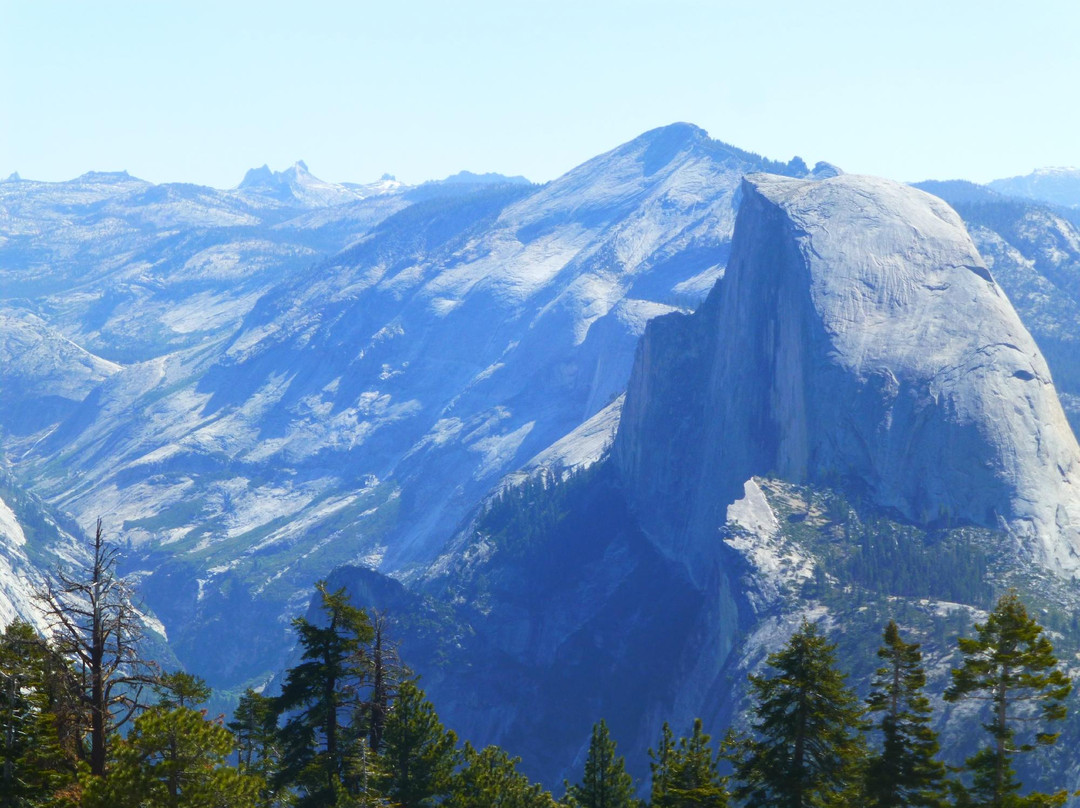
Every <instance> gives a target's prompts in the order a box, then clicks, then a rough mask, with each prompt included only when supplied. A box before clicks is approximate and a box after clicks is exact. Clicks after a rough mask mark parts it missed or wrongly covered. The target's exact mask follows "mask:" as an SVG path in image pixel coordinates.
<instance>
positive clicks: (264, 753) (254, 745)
mask: <svg viewBox="0 0 1080 808" xmlns="http://www.w3.org/2000/svg"><path fill="white" fill-rule="evenodd" d="M226 726H227V727H228V729H229V730H230V731H231V732H232V733H233V737H234V738H235V746H236V768H237V769H238V770H239V771H240V772H241V773H242V774H253V775H256V776H258V777H261V778H262V779H263V782H264V783H265V785H264V787H263V790H262V793H261V794H260V796H259V801H258V805H260V806H269V805H273V804H274V801H275V799H274V798H275V794H276V791H275V790H274V789H273V788H271V787H270V783H271V781H272V779H273V778H274V776H275V774H276V772H277V767H278V763H279V761H280V759H281V753H280V749H279V738H278V728H277V712H276V709H275V704H274V700H273V699H272V698H270V697H269V696H264V695H262V694H261V693H256V692H255V691H254V690H252V689H251V688H248V689H247V690H246V691H244V695H242V696H241V697H240V701H239V703H238V704H237V705H236V710H234V711H233V720H232V721H230V722H229V723H228V724H226Z"/></svg>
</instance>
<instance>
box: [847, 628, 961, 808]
mask: <svg viewBox="0 0 1080 808" xmlns="http://www.w3.org/2000/svg"><path fill="white" fill-rule="evenodd" d="M878 657H880V658H881V660H882V661H883V662H884V663H885V664H884V665H883V666H882V667H881V668H878V670H877V674H876V676H875V678H874V682H873V685H872V689H871V692H870V696H869V698H868V699H867V706H868V709H869V710H870V712H872V713H876V714H880V716H881V719H880V722H879V723H878V728H879V729H880V731H881V738H882V741H881V751H880V752H879V753H878V754H876V755H873V756H871V758H870V760H869V762H868V764H867V768H866V786H865V791H866V801H867V805H868V806H872V808H902V806H909V805H911V806H924V807H925V808H939V807H940V806H943V805H944V804H945V799H944V787H945V765H944V764H943V763H942V762H941V761H939V760H938V759H937V753H938V749H939V744H938V740H937V733H935V732H934V730H933V729H932V728H931V726H930V718H931V713H932V710H931V707H930V701H929V699H927V698H926V696H925V695H924V694H923V688H924V687H925V686H926V672H925V671H924V670H923V667H922V653H921V652H920V651H919V645H918V643H906V642H904V641H903V639H901V637H900V629H899V628H898V627H897V625H896V623H895V621H893V620H890V621H889V623H888V625H887V626H886V627H885V632H884V644H883V645H882V647H881V648H880V649H878Z"/></svg>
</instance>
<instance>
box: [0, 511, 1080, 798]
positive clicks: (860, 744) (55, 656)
mask: <svg viewBox="0 0 1080 808" xmlns="http://www.w3.org/2000/svg"><path fill="white" fill-rule="evenodd" d="M91 549H92V553H91V560H90V562H89V563H88V565H87V566H86V567H85V568H84V569H80V570H75V571H66V572H58V574H57V576H56V578H55V579H54V580H52V581H51V582H50V583H49V584H48V585H47V586H46V587H44V588H43V589H42V590H41V591H40V592H39V596H38V601H39V604H40V607H41V610H42V614H43V615H44V626H45V628H46V632H45V634H46V636H42V635H41V634H39V633H38V632H37V631H36V630H35V628H34V627H32V626H31V625H30V624H28V623H24V622H14V623H12V624H11V625H8V626H7V627H6V628H5V629H4V632H3V634H2V636H0V688H2V692H0V725H2V727H0V728H2V743H3V777H2V782H0V804H2V805H3V806H11V808H31V807H33V808H45V807H46V806H48V807H50V808H75V807H76V806H86V808H156V807H157V806H163V807H164V806H168V807H169V808H179V807H180V806H192V808H196V807H198V808H240V807H243V808H248V807H249V806H250V808H272V807H273V806H298V807H299V808H322V806H334V807H335V808H336V807H337V806H350V807H351V806H357V807H359V806H401V808H420V807H421V806H435V805H441V806H449V808H487V807H488V806H501V807H502V808H534V807H536V808H540V807H541V806H543V807H545V808H552V807H553V806H557V805H565V806H580V808H645V806H649V808H691V806H729V805H730V806H746V807H747V808H756V807H758V806H760V807H762V808H764V806H784V808H804V807H805V808H810V806H836V807H837V808H846V807H847V806H851V808H854V806H879V807H880V808H885V807H886V806H909V805H910V806H927V807H928V808H935V807H938V806H940V807H942V808H943V807H944V806H958V808H959V807H963V808H967V807H968V806H994V808H1021V807H1023V808H1037V807H1038V808H1043V807H1046V808H1048V807H1049V806H1058V805H1063V804H1064V803H1065V802H1066V800H1067V798H1068V795H1067V793H1066V792H1065V791H1064V790H1062V791H1059V792H1057V793H1053V794H1045V793H1039V792H1029V791H1027V790H1026V789H1025V788H1024V785H1023V784H1022V783H1021V782H1019V781H1018V779H1017V776H1016V772H1015V768H1014V764H1015V761H1016V760H1017V758H1018V757H1020V756H1027V755H1032V754H1037V753H1038V750H1039V748H1040V747H1047V746H1050V745H1053V744H1054V743H1055V742H1056V741H1057V738H1058V735H1057V733H1056V732H1055V731H1054V728H1055V726H1057V725H1058V723H1059V722H1061V721H1062V720H1063V719H1064V718H1065V700H1066V698H1067V697H1068V696H1069V694H1070V692H1071V688H1072V684H1071V682H1070V680H1069V679H1068V678H1067V676H1066V675H1065V674H1064V673H1063V671H1062V669H1061V667H1060V666H1059V663H1058V660H1057V659H1056V657H1055V654H1054V650H1053V648H1052V646H1051V643H1050V641H1049V640H1048V639H1047V637H1046V634H1045V632H1044V631H1043V628H1042V627H1041V626H1040V625H1039V624H1038V622H1037V621H1036V620H1035V619H1034V618H1033V617H1032V616H1030V615H1029V614H1028V611H1027V609H1026V607H1025V605H1024V604H1023V602H1022V601H1021V599H1020V597H1019V596H1018V595H1017V594H1016V593H1015V592H1009V593H1007V594H1006V595H1004V596H1003V597H1001V598H1000V599H999V600H998V602H997V605H996V607H995V608H994V610H993V611H992V612H990V613H989V615H988V617H987V619H986V620H985V621H984V622H982V623H978V624H976V625H975V632H974V636H972V637H963V638H960V639H959V640H958V644H959V648H958V650H959V659H960V660H961V661H960V664H959V666H958V667H956V668H954V669H953V670H952V675H951V684H950V686H949V687H948V689H947V690H946V692H945V694H944V699H945V701H946V702H955V703H969V704H971V705H976V706H980V705H981V707H982V709H981V710H969V711H968V712H967V715H969V716H970V722H971V726H970V732H971V734H972V736H973V737H974V736H978V737H980V738H981V739H982V741H981V743H980V744H978V748H977V751H975V752H974V754H972V755H971V756H970V757H969V758H968V759H967V761H966V762H965V764H964V765H963V766H961V767H956V768H949V767H946V766H945V765H944V763H942V761H941V760H940V759H939V757H938V752H939V743H938V739H937V736H936V733H935V731H934V729H933V724H934V721H933V718H934V715H933V713H934V711H933V708H932V706H931V702H930V700H929V698H928V697H927V695H926V694H925V693H924V687H925V684H926V674H925V671H924V669H923V664H922V655H921V652H920V648H919V645H918V644H917V643H913V642H909V641H908V640H906V639H905V636H904V633H903V631H902V629H901V627H900V626H898V625H897V624H896V623H895V622H893V621H890V622H889V623H888V624H887V625H886V626H884V628H883V633H882V640H881V644H880V648H879V649H878V651H877V657H878V666H879V667H878V668H877V670H876V673H875V674H874V676H873V680H872V682H870V683H869V689H868V691H867V692H868V694H869V695H868V696H867V697H866V698H865V699H859V698H858V697H857V696H856V694H855V689H854V688H853V687H852V686H851V685H850V684H849V683H848V679H847V676H846V675H845V674H844V673H843V672H842V671H841V668H840V666H839V662H838V660H837V655H836V646H835V645H833V644H832V643H831V642H830V641H829V639H828V637H827V636H826V635H825V634H824V633H823V631H822V629H821V628H820V627H819V626H817V625H816V624H814V623H811V622H806V621H804V622H803V624H802V625H801V627H799V628H798V629H797V630H796V631H795V632H794V633H793V634H792V636H791V637H790V638H789V640H788V641H787V643H786V645H784V647H783V648H781V649H780V650H778V651H776V652H775V653H773V654H772V655H770V656H769V657H768V658H767V660H766V664H765V666H764V667H763V669H762V670H761V672H760V673H758V674H755V675H752V676H751V677H750V682H749V687H750V693H751V696H752V703H751V706H750V715H749V719H750V720H749V724H748V729H747V730H745V731H742V732H736V731H734V730H729V731H728V732H726V733H725V734H724V735H723V736H722V737H717V738H715V739H714V737H713V736H710V735H709V734H708V733H706V731H705V728H704V726H703V723H702V721H701V720H700V719H699V720H697V721H695V722H694V723H693V725H692V726H690V727H686V728H680V729H682V730H684V731H685V732H686V734H685V735H682V736H681V737H677V735H676V732H675V731H674V730H673V729H672V728H671V727H670V726H668V725H667V724H664V725H663V726H662V727H660V728H658V735H657V742H656V745H655V747H654V748H653V749H650V750H649V757H650V759H651V761H652V763H651V776H650V778H649V782H648V783H647V784H643V783H639V782H635V781H634V779H633V778H632V777H631V775H630V774H628V773H627V771H626V767H625V765H624V762H623V758H622V757H621V756H619V755H618V753H617V745H616V741H615V739H613V738H612V737H611V734H610V732H609V730H608V727H607V724H606V723H605V721H604V720H603V719H602V718H601V717H597V718H598V721H597V723H596V724H595V725H594V727H593V729H592V735H591V738H589V739H588V754H587V758H586V760H585V764H584V771H583V772H582V774H581V776H580V779H579V780H578V781H577V782H573V783H571V782H567V783H565V784H564V786H563V788H562V793H561V794H559V795H553V794H552V793H551V792H549V791H547V790H545V789H544V788H543V787H542V786H540V785H538V784H536V783H532V782H530V781H529V779H528V778H527V777H526V776H525V775H523V774H522V773H520V772H519V771H518V769H517V764H518V763H519V761H518V760H517V759H516V758H514V757H512V756H511V754H510V753H508V752H507V751H504V750H502V749H500V748H498V747H494V746H489V747H486V748H483V749H477V748H475V747H474V746H472V745H471V744H470V743H468V742H464V743H459V739H458V738H457V736H456V735H455V733H454V732H453V731H452V730H449V729H447V728H445V727H444V726H443V725H442V723H441V722H440V720H439V717H438V715H437V713H436V710H435V708H434V706H433V705H432V704H431V703H430V701H428V699H427V698H426V697H425V694H424V692H423V691H422V690H421V688H420V686H419V682H418V680H417V679H416V677H415V676H413V675H412V673H411V672H410V671H409V669H408V668H407V667H406V666H405V665H404V664H403V663H402V662H401V660H400V658H399V656H398V653H397V648H396V644H395V641H394V638H393V636H392V621H391V620H390V619H389V618H388V616H387V615H385V614H380V613H368V612H367V611H365V610H362V609H359V608H357V607H355V606H354V605H352V603H351V602H350V598H349V595H348V593H347V592H346V591H345V590H344V589H339V590H336V591H330V589H329V588H328V587H327V586H326V584H325V583H319V584H317V585H316V590H317V594H318V604H319V609H318V611H317V612H316V613H313V615H312V617H311V619H309V618H305V617H298V618H296V619H295V620H294V621H293V626H294V629H295V632H296V636H297V640H298V645H299V649H300V651H301V656H300V659H299V662H298V663H297V664H296V665H295V666H294V667H292V668H290V669H289V670H288V671H287V672H286V673H285V675H284V677H283V679H282V681H281V683H280V686H278V687H277V688H276V692H274V693H273V694H271V693H269V692H262V693H260V692H256V691H254V690H248V691H247V692H246V693H245V694H244V695H243V696H242V697H241V698H240V700H239V704H238V705H237V707H236V709H235V711H234V712H233V715H232V716H231V718H228V719H227V718H226V717H225V716H216V717H215V716H212V715H209V714H208V711H207V710H206V709H205V707H203V705H204V704H205V703H206V702H207V700H208V699H209V698H210V695H211V694H210V690H209V688H208V687H207V686H206V684H205V683H204V682H203V681H202V680H201V679H200V678H199V677H198V676H196V675H193V674H191V673H188V672H183V671H176V672H165V671H162V670H160V669H159V668H158V666H157V665H156V664H155V663H154V662H153V661H152V660H149V659H146V658H145V657H144V656H143V655H142V653H141V651H142V647H143V644H142V642H141V640H142V631H141V619H140V615H139V613H138V610H137V609H136V608H135V606H134V605H133V596H134V591H133V587H132V586H131V585H130V584H129V582H128V581H127V580H125V579H124V578H122V577H119V576H118V574H117V571H116V566H117V551H116V549H115V548H113V547H111V546H110V545H109V544H108V543H107V542H106V541H105V540H104V537H103V535H102V530H101V525H100V524H99V525H98V530H97V532H96V534H95V537H94V540H93V544H92V547H91ZM582 740H583V742H584V741H585V739H582ZM646 795H647V796H646Z"/></svg>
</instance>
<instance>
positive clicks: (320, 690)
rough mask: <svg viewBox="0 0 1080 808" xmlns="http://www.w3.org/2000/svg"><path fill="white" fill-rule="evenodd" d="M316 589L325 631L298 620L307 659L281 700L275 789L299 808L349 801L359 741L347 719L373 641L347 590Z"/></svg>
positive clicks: (289, 677) (364, 617)
mask: <svg viewBox="0 0 1080 808" xmlns="http://www.w3.org/2000/svg"><path fill="white" fill-rule="evenodd" d="M316 588H317V589H318V591H319V595H320V609H321V610H322V612H323V616H324V620H323V624H322V625H317V624H315V623H313V622H311V621H308V620H306V619H304V618H302V617H298V618H297V619H295V620H294V621H293V626H294V627H295V628H296V631H297V633H298V634H299V636H300V645H301V646H302V647H303V649H304V652H303V655H302V659H301V662H300V664H299V665H297V666H296V667H294V668H291V669H290V670H289V671H288V674H287V676H286V679H285V684H284V686H283V687H282V690H281V695H280V696H279V697H278V699H277V712H278V714H279V715H284V717H285V720H284V725H283V726H282V729H281V742H282V762H281V766H280V768H279V769H278V772H277V775H276V777H275V782H274V785H275V786H276V787H282V786H288V787H292V788H296V789H297V790H298V792H299V796H298V799H297V805H298V806H301V807H302V808H308V807H309V806H311V807H313V808H320V807H321V806H332V805H337V804H339V800H340V801H341V802H344V801H345V799H344V798H345V797H346V796H347V795H348V794H349V789H350V785H351V784H352V781H351V778H352V771H353V767H352V766H351V761H352V760H353V758H354V753H355V750H354V749H353V748H352V747H354V746H355V745H356V744H357V743H358V742H359V740H360V739H359V738H358V737H357V733H356V732H355V731H353V732H349V731H348V729H347V727H348V720H347V719H348V717H349V716H351V715H354V714H355V712H356V707H357V703H358V699H359V694H358V689H359V687H360V685H361V683H362V680H363V676H364V665H363V661H362V649H363V646H364V644H365V643H367V642H370V640H371V636H372V631H371V623H370V622H369V621H368V618H367V615H366V614H365V613H364V611H363V610H362V609H358V608H356V607H355V606H352V605H351V604H350V603H349V599H348V595H347V594H346V593H345V590H344V589H339V590H337V591H336V592H328V591H327V589H326V583H325V582H323V581H320V582H319V583H318V584H317V585H316Z"/></svg>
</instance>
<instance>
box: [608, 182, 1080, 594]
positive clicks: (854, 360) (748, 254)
mask: <svg viewBox="0 0 1080 808" xmlns="http://www.w3.org/2000/svg"><path fill="white" fill-rule="evenodd" d="M742 194H743V203H742V207H741V209H740V211H739V214H738V219H737V222H736V229H735V238H734V241H733V244H732V255H731V259H730V261H729V263H728V268H727V271H726V275H725V278H724V281H723V283H721V284H718V285H717V287H716V288H715V289H714V290H713V292H712V293H711V294H710V296H709V298H708V299H707V301H706V302H705V303H704V304H703V305H702V307H701V308H700V309H699V311H698V312H696V313H695V314H694V315H692V316H682V315H673V316H669V317H665V318H660V319H659V320H657V321H654V322H653V323H651V324H650V326H649V328H648V329H647V331H646V334H645V337H644V339H643V341H642V343H641V345H640V346H639V349H638V353H637V357H636V360H635V367H634V371H633V375H632V378H631V382H630V387H629V391H628V394H627V399H626V405H625V408H624V411H623V415H622V421H621V425H620V429H619V433H618V436H617V438H616V442H615V447H614V454H615V458H616V462H617V463H618V466H619V468H620V473H621V475H622V477H623V478H624V480H625V482H626V484H627V486H628V489H629V490H630V492H631V498H632V500H633V502H634V504H635V507H636V510H637V512H638V513H639V514H640V515H641V518H642V520H643V522H644V523H645V525H646V529H647V532H648V533H649V534H650V535H651V536H652V538H653V540H654V541H656V542H657V544H658V545H659V546H660V547H661V548H662V549H664V550H665V551H666V552H667V553H668V554H670V555H672V556H679V557H682V558H684V559H686V563H687V564H688V565H689V566H690V567H691V568H693V567H694V566H695V564H696V563H697V562H698V561H701V560H702V559H703V558H704V556H706V555H708V554H710V553H711V552H712V550H711V549H710V548H711V547H712V546H714V545H715V543H716V531H717V529H718V527H719V526H720V525H722V524H723V523H724V520H725V515H726V508H727V506H728V505H729V504H731V503H732V502H734V501H735V500H736V499H738V498H740V497H741V496H742V493H743V484H744V482H745V481H746V480H747V479H748V478H750V477H751V476H753V475H768V474H773V475H778V476H780V477H782V478H785V479H788V480H791V481H793V482H799V483H802V482H819V483H833V484H840V485H842V486H846V487H848V488H849V489H855V490H857V491H858V492H859V493H860V494H862V495H865V496H867V497H868V498H869V500H870V501H871V502H873V503H875V504H876V505H878V506H882V507H885V508H891V509H894V510H895V511H896V512H898V513H899V514H901V515H902V516H903V517H904V518H905V519H907V520H910V521H913V522H915V523H917V524H922V525H926V524H932V523H935V522H937V521H949V522H952V523H956V522H963V521H966V522H971V523H974V524H980V525H986V526H991V527H1006V528H1008V530H1009V531H1011V534H1012V535H1013V536H1014V537H1015V538H1016V539H1017V541H1018V542H1019V543H1020V544H1021V546H1022V547H1023V548H1024V551H1025V553H1026V554H1027V556H1028V557H1029V558H1031V559H1032V560H1035V561H1037V562H1039V563H1040V564H1042V565H1044V566H1046V567H1047V568H1049V569H1052V570H1054V571H1056V572H1061V573H1066V574H1075V573H1076V572H1077V571H1080V449H1078V448H1077V444H1076V440H1075V438H1074V437H1073V434H1072V432H1071V430H1070V429H1069V426H1068V423H1067V422H1066V420H1065V416H1064V413H1063V411H1062V408H1061V405H1060V403H1059V401H1058V397H1057V394H1056V392H1055V390H1054V386H1053V383H1052V381H1051V378H1050V373H1049V370H1048V369H1047V366H1046V363H1045V361H1044V360H1043V358H1042V356H1041V354H1040V353H1039V350H1038V348H1037V347H1036V345H1035V343H1034V341H1033V340H1032V338H1031V337H1030V335H1029V334H1028V333H1027V331H1026V330H1025V328H1024V327H1023V325H1022V324H1021V322H1020V320H1019V318H1018V317H1017V315H1016V313H1015V311H1014V310H1013V307H1012V305H1011V304H1010V303H1009V301H1008V299H1007V298H1006V297H1005V295H1004V293H1003V292H1002V291H1001V289H1000V288H999V287H998V286H997V284H996V283H995V282H994V280H993V278H992V277H991V275H990V273H989V271H988V270H987V269H986V267H985V265H984V264H983V262H982V260H981V259H980V257H979V254H978V252H977V251H976V249H975V247H974V245H973V244H972V241H971V239H970V237H969V236H968V234H967V232H966V230H965V229H964V226H963V224H962V223H961V220H960V218H959V217H958V216H957V215H956V214H955V213H954V212H953V210H952V209H951V208H949V206H948V205H946V204H945V203H944V202H942V201H941V200H939V199H937V198H936V197H933V196H930V195H928V194H926V193H923V192H921V191H918V190H916V189H913V188H911V187H908V186H904V185H900V184H897V183H893V182H890V181H886V180H880V179H874V178H869V177H859V176H851V175H846V176H838V177H834V178H830V179H825V180H822V181H809V180H793V179H789V178H784V177H776V176H771V175H763V174H758V175H753V176H751V177H749V178H747V180H746V181H744V183H743V188H742Z"/></svg>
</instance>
